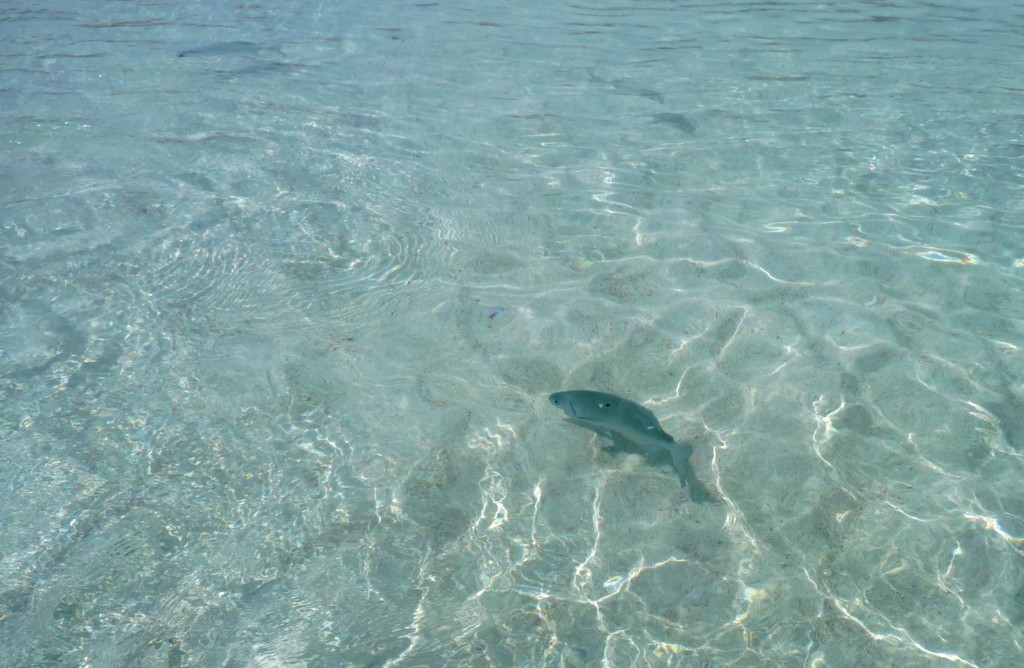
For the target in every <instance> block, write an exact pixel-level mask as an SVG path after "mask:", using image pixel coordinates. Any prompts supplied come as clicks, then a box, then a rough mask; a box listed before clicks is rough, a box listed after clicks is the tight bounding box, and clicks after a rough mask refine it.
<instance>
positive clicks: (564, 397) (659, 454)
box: [548, 390, 717, 503]
mask: <svg viewBox="0 0 1024 668" xmlns="http://www.w3.org/2000/svg"><path fill="white" fill-rule="evenodd" d="M548 400H549V401H550V402H551V403H552V404H554V405H555V407H556V408H558V409H560V410H561V411H562V413H563V414H564V416H565V418H566V420H567V421H569V422H572V423H573V424H575V425H579V426H580V427H583V428H584V429H588V430H590V431H592V432H594V433H595V434H598V435H599V436H604V437H605V438H607V439H610V440H611V442H612V444H613V445H612V447H611V448H608V449H610V450H618V451H625V452H636V453H639V454H642V455H643V456H644V459H645V460H646V461H647V463H649V464H653V463H657V462H658V461H659V460H664V459H665V457H666V456H667V457H668V458H669V459H670V460H671V463H672V468H674V469H675V472H676V474H677V475H678V476H679V482H680V483H682V485H683V487H686V488H687V489H688V490H689V492H690V498H691V499H693V500H694V501H695V502H697V503H712V502H716V501H717V499H716V498H715V497H714V496H712V495H711V493H710V492H709V491H708V490H707V488H706V487H704V485H703V484H702V483H701V482H700V480H698V479H697V476H696V475H695V474H694V472H693V468H692V467H691V466H690V456H691V455H692V454H693V446H692V445H690V444H689V443H680V442H678V441H676V440H675V439H674V438H672V436H670V435H669V434H667V433H666V432H665V430H664V429H662V428H661V424H660V423H659V422H658V418H656V417H655V416H654V413H652V412H651V411H650V409H648V408H646V407H644V406H641V405H640V404H638V403H636V402H635V401H630V400H629V399H624V398H622V397H618V396H615V395H614V394H608V393H606V392H594V391H591V390H568V391H565V392H555V393H554V394H552V395H551V396H550V397H548Z"/></svg>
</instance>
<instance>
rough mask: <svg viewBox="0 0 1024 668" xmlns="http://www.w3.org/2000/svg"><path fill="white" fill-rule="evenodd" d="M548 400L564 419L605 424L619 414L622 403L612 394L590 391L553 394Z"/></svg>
mask: <svg viewBox="0 0 1024 668" xmlns="http://www.w3.org/2000/svg"><path fill="white" fill-rule="evenodd" d="M548 400H549V401H551V403H552V404H554V405H555V406H556V407H557V408H559V409H561V411H562V413H564V414H565V417H567V418H572V419H575V420H582V421H584V422H605V421H607V420H608V419H610V418H611V417H612V416H614V415H615V414H617V413H619V412H621V403H622V399H620V398H619V397H617V396H615V395H614V394H606V393H604V392H593V391H591V390H570V391H568V392H555V393H554V394H552V395H551V396H550V397H548Z"/></svg>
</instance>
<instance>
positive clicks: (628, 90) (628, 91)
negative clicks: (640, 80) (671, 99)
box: [610, 79, 665, 104]
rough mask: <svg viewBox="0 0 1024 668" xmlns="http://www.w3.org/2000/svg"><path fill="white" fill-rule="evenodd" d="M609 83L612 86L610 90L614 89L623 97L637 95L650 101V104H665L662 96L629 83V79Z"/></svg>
mask: <svg viewBox="0 0 1024 668" xmlns="http://www.w3.org/2000/svg"><path fill="white" fill-rule="evenodd" d="M610 83H611V85H612V88H614V89H615V91H616V92H618V93H622V94H623V95H638V96H639V97H645V98H647V99H648V100H651V101H652V102H657V103H658V104H665V96H664V95H662V94H661V93H659V92H658V91H656V90H653V89H651V88H645V87H643V86H641V85H639V84H636V83H634V82H632V81H630V80H629V79H616V80H615V81H612V82H610Z"/></svg>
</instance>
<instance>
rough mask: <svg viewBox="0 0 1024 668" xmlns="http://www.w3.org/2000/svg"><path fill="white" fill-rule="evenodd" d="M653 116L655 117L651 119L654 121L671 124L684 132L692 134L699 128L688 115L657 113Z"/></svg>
mask: <svg viewBox="0 0 1024 668" xmlns="http://www.w3.org/2000/svg"><path fill="white" fill-rule="evenodd" d="M651 118H652V119H653V120H652V121H651V122H652V123H664V124H665V125H671V126H672V127H674V128H675V129H677V130H679V131H681V132H682V133H683V134H688V135H692V134H693V133H694V132H696V131H697V128H696V127H695V126H694V125H693V122H692V121H691V120H690V119H689V118H687V117H686V116H683V115H682V114H676V113H664V114H655V115H654V116H652V117H651Z"/></svg>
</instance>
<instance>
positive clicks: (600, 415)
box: [548, 390, 672, 441]
mask: <svg viewBox="0 0 1024 668" xmlns="http://www.w3.org/2000/svg"><path fill="white" fill-rule="evenodd" d="M548 399H549V401H551V403H552V404H554V405H555V406H556V407H558V408H559V409H561V411H562V413H564V414H565V417H566V418H567V419H568V420H569V421H570V422H573V423H575V424H577V425H579V426H581V427H586V428H587V429H590V430H591V431H595V432H597V433H599V434H603V435H608V434H609V433H616V434H620V435H622V436H625V437H626V438H629V439H632V440H634V441H648V440H652V439H653V440H655V441H671V440H672V437H671V436H669V435H668V434H666V433H665V432H664V431H663V430H662V429H661V425H659V424H658V419H657V418H656V417H654V413H652V412H651V411H650V410H648V409H647V408H645V407H644V406H641V405H640V404H638V403H636V402H633V401H630V400H629V399H623V398H622V397H618V396H615V395H614V394H608V393H606V392H594V391H592V390H569V391H566V392H555V393H554V394H552V395H551V396H550V397H548Z"/></svg>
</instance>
